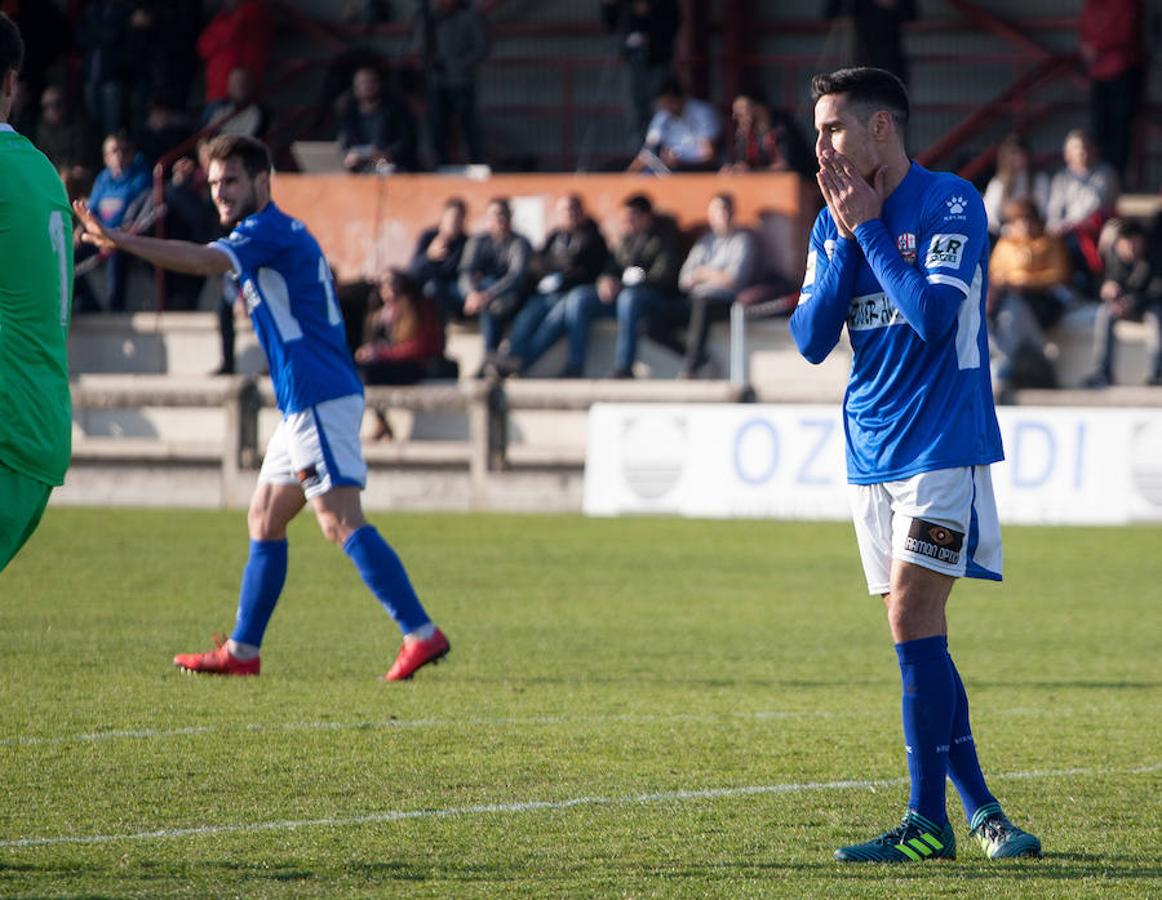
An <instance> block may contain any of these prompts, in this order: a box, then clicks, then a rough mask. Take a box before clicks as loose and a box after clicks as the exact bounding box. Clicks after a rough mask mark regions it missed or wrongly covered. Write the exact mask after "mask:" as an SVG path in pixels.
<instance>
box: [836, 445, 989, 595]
mask: <svg viewBox="0 0 1162 900" xmlns="http://www.w3.org/2000/svg"><path fill="white" fill-rule="evenodd" d="M848 487H849V495H850V497H851V514H852V518H853V519H854V520H855V536H856V540H857V541H858V542H859V555H860V559H862V560H863V571H864V575H865V576H866V578H867V589H868V593H871V594H886V593H887V592H888V590H889V588H890V586H891V573H892V560H893V559H898V560H902V561H903V562H910V563H915V564H916V565H918V566H923V567H924V568H925V569H932V570H933V571H935V572H942V573H944V574H945V575H952V576H954V577H957V578H960V577H968V578H986V579H990V580H992V581H1000V580H1001V562H1002V556H1001V523H1000V520H999V519H998V518H997V504H996V501H995V500H994V498H993V482H992V475H991V473H990V471H989V467H988V466H972V467H965V468H959V469H938V470H936V471H935V472H923V473H921V474H919V475H914V476H912V477H911V478H908V479H905V480H904V481H886V482H883V483H882V484H852V485H848Z"/></svg>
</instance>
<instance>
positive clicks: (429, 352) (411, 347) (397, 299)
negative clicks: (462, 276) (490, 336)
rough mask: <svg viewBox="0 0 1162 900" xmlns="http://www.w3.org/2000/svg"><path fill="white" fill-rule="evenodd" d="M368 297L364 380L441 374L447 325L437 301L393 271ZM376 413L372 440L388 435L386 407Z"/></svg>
mask: <svg viewBox="0 0 1162 900" xmlns="http://www.w3.org/2000/svg"><path fill="white" fill-rule="evenodd" d="M369 300H370V302H369V304H368V311H367V316H366V319H365V322H364V328H363V343H362V344H360V345H359V347H358V348H357V349H356V350H355V363H356V365H357V366H358V367H359V374H360V376H361V377H362V379H363V382H364V384H416V383H417V382H420V381H423V380H424V379H425V378H433V377H438V376H439V375H440V374H442V373H441V371H440V370H441V364H442V363H443V362H445V360H444V325H443V323H442V322H441V321H440V312H439V310H438V309H437V308H436V303H435V301H434V300H432V299H431V298H430V297H425V296H424V295H423V293H422V292H421V291H420V289H419V285H418V284H416V282H415V280H414V279H412V278H411V276H409V275H408V274H406V273H405V272H403V271H402V270H400V269H391V270H390V271H388V273H387V275H386V276H385V277H384V278H383V279H382V280H381V281H380V282H379V286H378V288H377V290H376V292H375V293H374V294H373V295H372V296H371V297H370V298H369ZM372 412H373V413H374V415H375V417H376V420H377V421H376V430H375V431H374V432H373V433H372V435H371V437H372V439H373V440H378V439H379V438H382V437H389V436H390V435H391V427H390V426H389V425H388V423H387V418H386V416H385V415H384V412H383V410H381V409H378V408H374V409H372Z"/></svg>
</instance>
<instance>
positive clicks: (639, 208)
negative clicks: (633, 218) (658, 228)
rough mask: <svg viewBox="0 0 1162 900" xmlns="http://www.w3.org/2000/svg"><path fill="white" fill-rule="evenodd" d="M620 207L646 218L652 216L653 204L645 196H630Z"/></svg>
mask: <svg viewBox="0 0 1162 900" xmlns="http://www.w3.org/2000/svg"><path fill="white" fill-rule="evenodd" d="M622 206H624V207H625V208H626V209H632V210H633V211H634V212H639V213H643V214H644V215H647V216H648V215H652V214H653V211H654V204H653V202H652V201H651V200H650V198H649V197H647V196H646V195H645V194H630V195H629V196H628V197H626V198H625V200H624V201H623V202H622Z"/></svg>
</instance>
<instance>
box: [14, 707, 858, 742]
mask: <svg viewBox="0 0 1162 900" xmlns="http://www.w3.org/2000/svg"><path fill="white" fill-rule="evenodd" d="M834 715H844V714H843V713H832V712H829V711H826V710H799V711H791V710H782V711H781V710H765V711H759V712H739V713H706V714H703V715H696V714H693V713H689V714H686V713H675V714H673V715H644V714H643V715H633V714H621V715H594V716H523V717H522V716H506V717H497V718H467V719H458V718H443V719H378V720H367V721H362V722H321V721H320V722H285V723H282V724H253V725H244V724H240V725H196V726H190V727H187V728H133V729H125V730H119V731H93V732H89V733H87V734H71V735H60V736H57V737H36V736H29V735H20V736H17V737H10V738H0V747H44V746H47V745H52V744H73V743H89V742H96V741H116V740H135V739H136V740H142V739H147V738H170V737H189V736H191V735H201V734H229V733H231V732H235V733H239V734H243V733H244V734H257V733H264V732H276V733H285V732H290V731H377V730H391V729H396V728H398V729H413V728H464V727H470V728H507V727H523V726H528V725H565V724H570V723H573V722H578V723H581V722H639V723H650V722H675V723H685V722H727V721H731V720H755V721H762V720H765V719H805V718H812V719H818V718H829V717H831V716H834Z"/></svg>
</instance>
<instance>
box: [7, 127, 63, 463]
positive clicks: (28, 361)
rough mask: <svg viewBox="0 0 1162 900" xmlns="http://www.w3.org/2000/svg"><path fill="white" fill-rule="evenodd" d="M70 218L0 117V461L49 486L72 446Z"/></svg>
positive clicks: (58, 193)
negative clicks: (69, 347)
mask: <svg viewBox="0 0 1162 900" xmlns="http://www.w3.org/2000/svg"><path fill="white" fill-rule="evenodd" d="M72 221H73V220H72V211H71V210H70V208H69V201H68V197H67V196H66V195H65V189H64V185H63V184H62V183H61V180H60V178H59V177H58V175H57V173H56V172H55V171H54V169H53V167H52V163H50V162H49V161H48V159H47V158H46V157H45V156H44V154H43V153H41V152H40V151H39V150H37V149H36V148H35V147H34V146H33V145H32V143H31V142H30V141H29V140H28V139H27V138H25V137H22V136H21V135H19V134H17V133H16V132H15V131H13V130H12V129H11V128H10V127H8V126H7V125H4V124H2V123H0V465H4V466H7V467H8V468H10V469H13V470H14V471H16V472H19V473H21V474H23V475H27V476H28V477H29V478H34V479H36V480H37V481H42V482H44V483H45V484H50V485H59V484H61V483H62V482H63V481H64V477H65V470H66V469H68V466H69V455H70V454H71V452H72V401H71V399H70V397H69V372H68V330H69V312H70V309H71V306H72V295H73V250H72Z"/></svg>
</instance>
